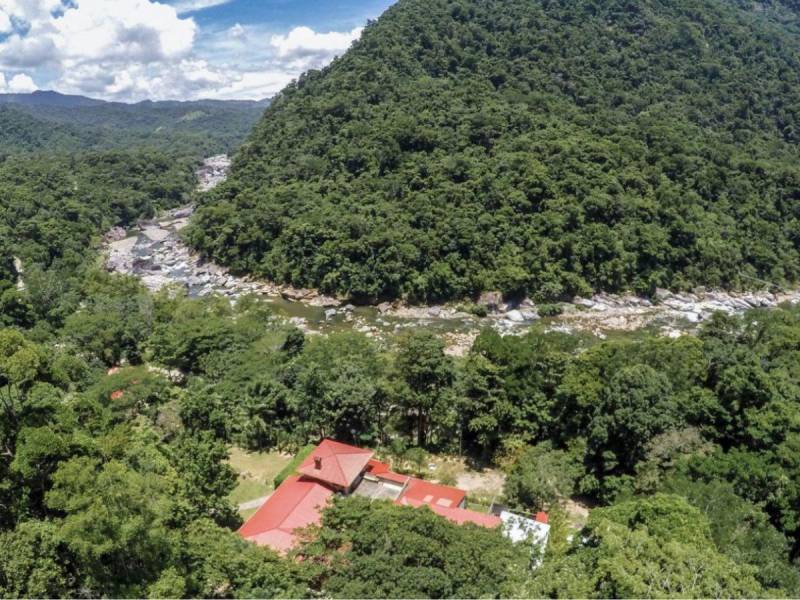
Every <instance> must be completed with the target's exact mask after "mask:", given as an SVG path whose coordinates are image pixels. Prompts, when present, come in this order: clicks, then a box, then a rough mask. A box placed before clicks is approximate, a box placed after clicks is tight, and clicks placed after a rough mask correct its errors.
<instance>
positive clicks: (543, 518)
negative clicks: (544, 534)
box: [534, 512, 549, 525]
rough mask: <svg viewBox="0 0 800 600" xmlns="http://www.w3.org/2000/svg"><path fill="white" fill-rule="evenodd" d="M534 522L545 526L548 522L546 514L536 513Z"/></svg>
mask: <svg viewBox="0 0 800 600" xmlns="http://www.w3.org/2000/svg"><path fill="white" fill-rule="evenodd" d="M534 520H535V521H538V522H539V523H544V524H545V525H547V522H548V521H549V519H548V517H547V513H546V512H537V513H536V518H535V519H534Z"/></svg>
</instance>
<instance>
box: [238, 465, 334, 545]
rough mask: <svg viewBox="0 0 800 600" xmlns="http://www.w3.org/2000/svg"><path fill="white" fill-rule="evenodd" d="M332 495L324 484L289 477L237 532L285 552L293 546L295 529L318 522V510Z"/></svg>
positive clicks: (246, 537)
mask: <svg viewBox="0 0 800 600" xmlns="http://www.w3.org/2000/svg"><path fill="white" fill-rule="evenodd" d="M332 495H333V490H331V489H330V488H328V487H326V486H325V485H323V484H321V483H319V482H317V481H313V480H310V479H306V478H305V477H296V476H291V477H287V478H286V480H285V481H284V482H283V483H282V484H281V485H280V486H279V487H278V489H277V490H275V492H274V493H273V494H272V495H271V496H270V497H269V498H268V499H267V500H266V502H264V504H262V505H261V508H259V509H258V510H257V511H256V513H255V514H254V515H253V516H252V517H250V518H249V519H248V520H247V522H246V523H245V524H244V525H242V527H241V528H240V529H239V535H241V536H242V537H243V538H245V539H247V540H250V541H252V542H255V543H256V544H258V545H260V546H270V547H272V548H273V549H274V550H277V551H278V552H287V551H289V550H291V548H292V547H293V546H294V545H295V542H296V536H295V534H294V532H295V530H297V529H301V528H303V527H307V526H308V525H311V524H315V525H318V524H319V523H320V520H321V517H322V515H321V510H322V509H323V508H324V507H325V505H326V504H327V503H328V500H329V499H330V497H331V496H332Z"/></svg>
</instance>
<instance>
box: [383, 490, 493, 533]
mask: <svg viewBox="0 0 800 600" xmlns="http://www.w3.org/2000/svg"><path fill="white" fill-rule="evenodd" d="M397 504H400V505H403V506H413V507H414V508H420V507H422V506H427V507H428V508H430V509H431V510H432V511H433V512H435V513H436V514H437V515H439V516H441V517H444V518H445V519H448V520H449V521H452V522H453V523H456V524H457V525H463V524H464V523H474V524H475V525H480V526H481V527H487V528H489V529H491V528H492V527H498V526H499V525H500V524H501V523H502V521H501V520H500V517H497V516H495V515H490V514H487V513H479V512H477V511H474V510H468V509H466V508H457V507H455V508H447V507H444V506H441V505H438V504H426V503H425V502H420V501H418V500H414V499H411V498H406V497H405V496H402V497H401V498H400V499H399V500H397Z"/></svg>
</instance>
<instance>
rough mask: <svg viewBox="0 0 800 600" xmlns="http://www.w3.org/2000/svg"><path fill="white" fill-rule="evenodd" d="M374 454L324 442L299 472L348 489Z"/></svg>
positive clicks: (335, 443)
mask: <svg viewBox="0 0 800 600" xmlns="http://www.w3.org/2000/svg"><path fill="white" fill-rule="evenodd" d="M373 454H374V453H373V452H372V450H365V449H363V448H356V447H355V446H350V445H348V444H342V443H340V442H334V441H333V440H322V442H320V444H319V446H317V447H316V448H315V449H314V451H313V452H312V453H311V454H309V455H308V457H307V458H306V459H305V460H304V461H303V463H302V464H301V465H300V467H299V468H298V469H297V472H298V473H302V474H303V475H306V476H308V477H313V478H314V479H317V480H319V481H323V482H325V483H328V484H330V485H335V486H337V487H340V488H348V487H350V485H351V484H352V483H353V482H354V481H355V480H356V478H357V477H358V476H359V475H361V472H362V471H363V470H364V468H365V467H366V466H367V463H368V462H369V460H370V459H371V458H372V455H373Z"/></svg>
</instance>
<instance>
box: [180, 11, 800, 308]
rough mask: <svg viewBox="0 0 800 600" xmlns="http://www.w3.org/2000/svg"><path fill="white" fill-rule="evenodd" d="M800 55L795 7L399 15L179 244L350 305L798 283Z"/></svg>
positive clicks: (303, 106)
mask: <svg viewBox="0 0 800 600" xmlns="http://www.w3.org/2000/svg"><path fill="white" fill-rule="evenodd" d="M798 42H800V37H798V27H797V6H796V4H795V3H793V2H772V3H758V2H749V1H731V0H637V1H635V2H632V1H630V0H604V1H598V0H569V1H567V0H561V1H559V0H487V1H481V2H477V1H468V0H400V1H399V2H398V3H397V4H396V5H395V6H393V7H392V8H391V9H389V10H388V11H387V12H386V14H384V16H382V17H381V18H380V19H379V20H378V21H377V22H375V23H373V24H371V25H370V26H369V27H368V28H367V29H366V31H365V32H364V35H363V37H362V39H361V40H360V41H359V42H357V43H356V44H355V45H354V46H353V48H352V49H351V50H350V51H349V52H347V53H346V54H345V55H344V56H343V57H341V58H340V59H338V60H337V61H335V62H334V63H333V64H332V65H331V66H329V67H328V68H326V69H324V70H323V71H321V72H311V73H308V74H306V75H305V76H303V77H302V78H301V79H300V80H299V81H298V82H297V83H296V84H295V85H291V86H290V87H289V88H287V89H286V90H284V92H283V93H282V94H281V95H280V96H279V97H278V98H277V100H276V101H275V102H274V104H273V105H272V106H271V108H269V109H268V110H267V112H266V113H265V115H264V117H263V119H262V120H261V122H260V123H259V125H258V126H257V128H256V130H255V131H254V133H253V134H252V135H251V136H250V138H249V140H248V142H247V144H246V145H245V147H244V148H243V149H242V151H241V152H240V154H239V156H238V159H237V161H236V163H235V168H234V172H233V176H232V177H231V179H230V180H229V182H228V184H227V185H225V186H223V187H222V188H221V189H220V190H219V191H218V193H216V194H215V195H213V196H212V197H211V198H209V199H208V200H207V207H206V208H205V209H204V210H203V211H201V213H200V215H199V218H198V220H197V226H196V227H195V228H194V229H193V231H192V236H191V239H192V242H193V243H194V244H195V246H196V247H198V248H199V249H201V250H202V251H204V252H205V253H206V254H208V255H209V256H212V257H214V258H215V259H216V260H218V261H221V262H223V263H225V264H227V265H230V266H232V267H234V268H235V269H237V270H239V271H243V272H252V273H257V274H259V275H264V276H266V277H268V278H270V279H273V280H276V281H281V282H290V283H292V284H294V285H296V286H300V287H309V286H313V287H319V288H321V289H322V290H323V291H325V292H335V293H340V294H345V295H349V296H351V297H352V298H354V299H357V300H362V301H374V300H376V299H378V298H384V297H388V298H394V297H401V296H405V297H408V298H410V299H411V300H413V301H425V302H431V301H436V300H442V299H450V298H456V297H464V296H467V295H470V294H475V293H477V292H479V291H481V290H490V289H500V290H502V291H504V292H505V293H507V294H510V295H521V294H532V295H533V296H535V297H536V298H540V299H543V298H556V297H568V296H571V295H573V294H576V293H587V292H589V291H590V290H611V291H616V290H627V289H632V290H635V291H638V292H644V293H647V292H649V291H651V290H653V289H654V288H655V287H656V286H661V287H668V286H669V287H674V288H685V287H689V286H694V285H698V284H704V285H709V286H722V287H737V286H743V287H752V286H753V285H757V284H758V283H759V282H758V281H757V280H756V279H755V278H758V279H760V280H768V281H769V282H773V283H776V284H782V283H786V282H793V281H795V280H796V279H797V277H798V274H800V251H799V250H800V234H798V210H800V209H799V208H798V207H799V206H800V204H798V190H799V189H800V171H798V158H800V156H799V155H798V145H797V143H798V139H800V123H798V114H799V111H800V54H799V53H798Z"/></svg>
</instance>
